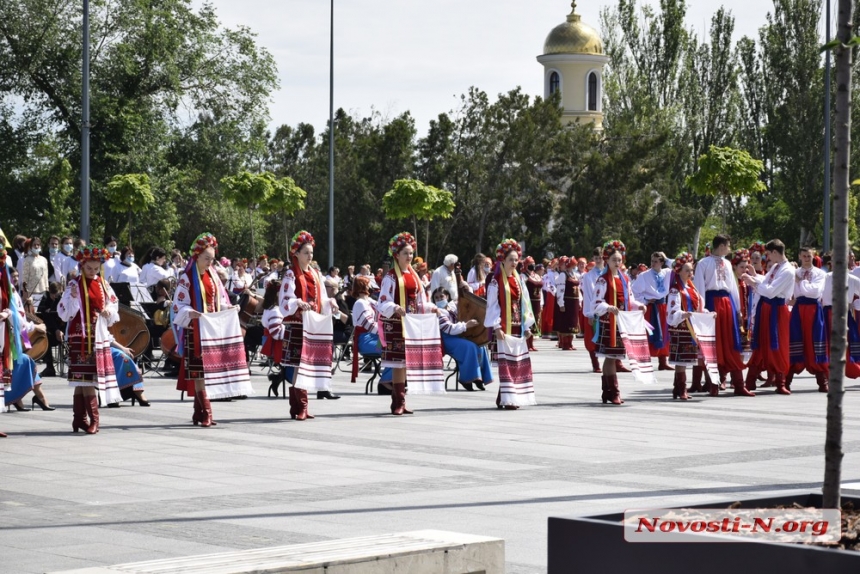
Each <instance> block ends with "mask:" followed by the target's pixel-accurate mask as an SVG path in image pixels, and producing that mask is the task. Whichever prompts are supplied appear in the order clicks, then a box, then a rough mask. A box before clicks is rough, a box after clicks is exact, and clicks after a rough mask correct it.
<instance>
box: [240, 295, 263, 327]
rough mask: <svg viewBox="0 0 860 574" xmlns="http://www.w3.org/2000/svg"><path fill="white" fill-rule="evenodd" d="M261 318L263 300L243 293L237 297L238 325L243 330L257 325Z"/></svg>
mask: <svg viewBox="0 0 860 574" xmlns="http://www.w3.org/2000/svg"><path fill="white" fill-rule="evenodd" d="M262 317H263V299H262V298H261V297H257V296H256V295H252V294H250V293H244V294H242V295H241V296H240V297H239V324H240V325H242V327H244V328H245V329H247V328H248V327H249V326H251V327H253V326H255V325H259V324H260V322H261V320H262Z"/></svg>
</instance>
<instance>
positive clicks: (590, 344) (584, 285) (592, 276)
mask: <svg viewBox="0 0 860 574" xmlns="http://www.w3.org/2000/svg"><path fill="white" fill-rule="evenodd" d="M604 271H605V268H604V267H598V266H597V265H595V266H594V267H592V268H591V269H589V270H588V271H587V272H586V273H584V274H583V275H582V280H581V281H580V289H581V290H582V315H581V317H580V323H579V324H580V325H581V326H582V334H583V341H584V342H585V349H586V350H587V351H588V356H589V357H590V358H591V368H592V371H593V372H595V373H600V372H602V371H601V369H600V362H598V360H597V354H596V353H597V343H595V342H594V328H595V323H596V321H597V319H596V317H595V315H594V294H595V292H596V291H597V279H598V278H599V277H600V276H601V275H602V274H603V273H604Z"/></svg>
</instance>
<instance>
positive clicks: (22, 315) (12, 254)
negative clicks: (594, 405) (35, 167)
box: [0, 231, 860, 434]
mask: <svg viewBox="0 0 860 574" xmlns="http://www.w3.org/2000/svg"><path fill="white" fill-rule="evenodd" d="M0 241H2V243H3V245H2V247H3V249H2V252H0V262H2V264H3V272H2V274H0V292H2V299H0V303H2V306H0V326H2V327H3V337H0V345H2V350H3V385H0V392H2V391H5V392H4V397H3V400H4V404H5V405H6V406H7V408H15V409H16V410H19V411H22V410H30V409H28V408H27V407H26V406H25V404H24V403H23V398H24V397H25V396H26V395H27V394H28V393H30V392H32V393H33V401H32V405H31V406H32V407H35V406H36V405H38V406H39V407H40V408H42V409H44V410H54V407H52V406H51V405H50V402H49V401H48V398H47V397H46V396H45V393H44V392H43V390H42V388H41V378H42V377H47V376H55V375H56V370H55V364H54V354H53V352H51V349H52V348H53V347H57V346H62V347H63V348H64V349H66V350H67V353H66V356H67V359H66V360H67V363H68V381H69V385H70V386H71V387H73V389H74V392H73V421H72V429H73V431H74V432H78V431H79V430H83V431H84V432H85V433H87V434H95V433H97V432H98V430H99V410H98V409H99V406H100V405H104V404H107V406H108V407H115V406H118V405H119V403H120V402H122V401H124V400H128V399H131V401H132V404H134V403H135V402H137V403H139V404H140V405H142V406H149V404H150V403H149V401H148V400H147V399H146V398H145V396H144V394H143V376H142V369H141V368H139V366H143V367H146V366H148V365H150V364H152V362H154V360H155V359H154V356H153V348H154V347H158V346H159V343H161V346H162V348H161V352H162V353H163V355H164V356H165V358H166V363H165V364H166V365H167V366H166V367H165V374H167V375H173V376H176V377H177V390H180V391H182V392H184V393H187V394H188V395H189V396H193V397H194V412H193V415H192V422H193V424H195V425H198V424H199V425H201V426H204V427H209V426H213V425H215V424H217V423H216V422H215V420H214V415H213V411H212V404H211V402H212V400H233V399H237V398H245V397H246V396H247V395H248V394H250V393H252V392H253V391H252V389H251V387H250V379H249V377H248V364H249V362H248V361H249V359H250V354H249V351H251V350H252V349H255V348H256V347H257V346H260V347H261V353H262V354H264V355H266V356H268V357H269V359H270V360H271V362H272V363H273V364H274V365H275V367H276V368H275V370H274V371H273V372H272V373H271V374H270V375H269V378H270V382H271V385H270V388H269V396H273V395H274V396H275V397H277V396H279V389H280V388H282V387H283V389H284V392H285V393H287V394H288V395H289V404H290V415H291V417H292V418H293V419H295V420H307V419H313V418H314V416H313V415H311V414H310V412H309V402H308V391H309V390H310V391H314V390H315V391H316V392H317V398H319V399H338V398H340V397H338V395H336V394H334V393H332V392H331V387H330V381H331V376H330V368H331V363H332V350H333V347H334V346H335V345H343V346H346V347H347V350H348V352H351V353H352V356H351V357H350V358H351V360H352V380H353V382H354V381H355V379H356V376H357V374H358V370H359V368H360V366H359V365H360V360H361V359H362V358H364V359H365V360H366V361H371V360H373V359H377V358H378V359H379V360H380V361H381V365H382V368H383V369H384V371H383V373H382V376H381V379H380V384H379V385H378V388H379V391H380V393H381V394H383V393H384V394H390V395H391V405H390V410H391V413H392V414H393V415H397V416H400V415H404V414H412V411H410V410H409V409H407V407H406V394H407V388H408V385H409V383H410V382H412V384H413V388H419V386H420V388H422V389H424V388H434V387H433V386H432V385H433V381H435V380H436V378H437V372H438V371H441V368H442V365H441V356H442V354H445V355H448V356H450V357H452V358H453V359H454V361H455V362H456V365H457V370H458V373H457V376H458V384H460V385H462V386H463V387H464V388H465V389H467V390H470V391H471V390H476V389H477V390H485V389H486V388H487V385H489V384H491V383H493V382H497V384H498V387H497V393H496V405H497V407H498V408H500V409H507V410H516V409H518V408H520V407H522V406H526V405H532V404H535V403H536V401H535V394H534V387H533V381H532V378H533V377H532V372H531V362H530V358H529V357H530V353H533V352H535V351H537V349H536V348H535V346H534V337H536V336H537V337H542V338H545V339H552V340H555V341H557V348H558V349H560V350H561V351H574V350H576V348H577V347H576V345H577V340H579V339H581V340H582V344H583V345H584V347H585V350H586V352H587V353H588V354H589V356H590V360H591V366H592V370H593V371H594V372H595V373H600V374H601V379H602V394H601V400H602V402H603V403H609V404H615V405H618V404H622V403H623V402H624V401H623V400H622V398H621V392H620V388H619V383H618V376H617V373H618V372H624V371H629V370H630V368H628V366H625V362H624V361H625V359H628V358H631V357H630V353H631V347H630V345H631V344H632V343H631V341H633V340H636V338H637V337H640V338H641V340H642V341H644V340H645V339H646V338H647V354H648V355H650V357H653V358H656V359H657V361H656V362H657V368H658V369H659V370H672V371H674V384H673V391H672V398H673V399H680V400H687V399H689V398H690V394H691V393H696V392H707V393H708V394H709V395H711V396H717V395H719V393H720V391H721V390H725V389H726V388H727V384H731V386H732V388H733V394H734V395H737V396H744V397H752V396H755V393H754V391H756V390H757V385H758V384H759V383H762V382H763V383H764V384H763V386H764V387H773V388H774V389H775V392H776V393H778V394H782V395H790V394H791V384H792V380H793V377H794V375H796V374H798V373H800V372H802V371H803V370H804V369H805V370H807V371H808V372H809V373H811V374H813V375H814V376H815V379H816V382H817V385H818V389H819V390H820V391H821V392H827V390H828V388H827V379H828V374H829V363H830V360H829V355H828V354H829V344H828V337H829V333H830V329H829V325H830V321H831V305H832V274H831V273H828V271H827V268H828V265H829V257H828V256H827V255H824V256H823V257H819V256H818V255H817V254H816V252H815V251H814V250H813V249H812V248H807V247H804V248H801V249H800V251H799V261H798V262H797V263H791V262H789V261H788V259H787V258H786V253H785V245H784V244H783V243H782V242H781V241H780V240H778V239H774V240H772V241H770V242H768V243H766V244H765V243H762V242H755V243H754V244H753V245H751V246H750V247H749V248H740V249H735V250H732V246H731V239H730V238H729V237H727V236H724V235H718V236H716V237H715V238H714V240H713V242H712V244H711V245H709V246H708V250H707V253H706V256H705V257H703V258H702V259H700V260H699V261H696V260H695V258H694V256H693V255H692V254H690V253H687V252H683V253H680V254H678V255H677V256H676V257H674V258H671V259H670V258H669V257H667V256H666V255H665V254H664V253H663V252H659V251H658V252H655V253H653V254H652V255H651V261H650V266H645V265H635V266H631V267H629V268H628V267H627V266H626V265H625V263H626V262H625V252H626V248H625V246H624V243H623V242H622V241H620V240H611V241H608V242H606V243H605V244H604V245H603V246H601V247H596V248H594V249H593V250H592V251H591V253H590V257H589V258H588V259H586V258H585V257H580V258H576V257H567V256H562V257H552V258H551V259H550V258H544V259H541V260H540V261H539V262H536V261H535V259H533V258H532V257H525V258H523V253H522V251H521V248H520V246H519V244H518V243H517V242H516V241H515V240H513V239H506V240H504V241H502V242H501V243H500V244H499V245H498V246H497V247H496V250H495V253H493V254H491V255H485V254H483V253H478V254H476V255H475V256H474V257H472V258H471V260H470V262H469V268H468V270H467V271H466V272H465V277H464V272H463V270H462V267H461V264H460V262H459V258H458V257H457V256H456V255H454V254H449V255H447V256H445V258H444V259H443V261H442V264H441V265H440V266H438V267H436V268H433V269H431V268H429V267H428V264H427V262H425V261H423V260H422V259H421V258H420V257H417V256H416V255H415V252H416V251H417V244H416V242H415V239H414V238H413V237H412V236H411V235H410V234H409V233H406V232H403V233H399V234H398V235H396V236H395V237H393V238H392V239H391V241H390V242H389V245H388V253H389V256H390V258H389V259H387V260H386V263H383V265H382V266H381V267H380V268H378V269H377V271H376V273H372V272H371V269H372V268H371V266H370V265H368V264H365V265H362V266H360V267H359V270H358V272H357V273H356V272H355V266H349V267H347V271H346V273H344V274H343V275H341V273H340V270H339V268H337V267H331V268H329V269H328V270H327V272H326V273H325V275H324V274H323V272H322V270H321V269H320V268H319V266H318V265H317V263H316V262H315V260H314V246H315V241H314V238H313V236H312V235H311V234H310V233H309V232H307V231H300V232H299V233H297V234H296V235H295V236H294V237H293V239H292V242H291V245H290V249H289V257H288V260H286V261H279V260H277V259H275V258H269V257H267V256H265V255H263V256H261V257H259V258H257V259H256V261H254V260H251V261H250V262H249V260H247V259H241V258H234V259H232V260H231V259H228V258H227V257H224V256H220V254H218V252H217V250H218V242H217V239H216V238H215V237H214V236H213V235H211V234H209V233H204V234H201V235H200V236H199V237H198V238H197V239H196V240H195V242H194V244H193V245H192V246H191V249H190V251H189V252H188V253H182V252H180V251H179V250H172V251H170V252H168V251H167V250H165V249H162V248H160V247H157V246H156V247H152V248H150V249H149V250H147V252H146V254H145V255H144V257H143V258H142V260H141V261H140V262H139V263H140V266H138V262H137V261H136V258H135V253H134V250H133V249H132V248H131V247H130V246H125V247H121V248H120V247H119V246H118V242H117V239H116V238H115V237H110V236H108V237H105V238H104V242H103V245H92V244H87V242H85V241H83V240H82V239H75V238H73V237H57V236H52V237H50V238H49V239H48V242H47V248H48V252H47V253H46V254H43V244H42V241H41V239H40V238H38V237H31V238H27V237H24V236H16V237H15V238H14V239H13V241H12V242H11V245H10V247H11V248H12V249H11V250H10V251H9V252H8V253H7V250H6V245H7V243H8V242H7V240H6V238H5V236H2V234H0ZM186 256H187V259H186ZM853 264H854V260H853V257H852V258H851V267H852V268H853V269H852V272H851V274H850V284H849V303H850V302H853V303H854V304H855V305H858V301H860V267H854V265H853ZM120 284H127V285H129V286H135V287H137V288H139V292H142V293H145V295H144V297H143V298H144V299H147V303H149V304H150V306H149V307H147V308H146V309H147V310H148V311H151V312H152V316H148V317H147V320H148V321H147V327H148V328H149V329H150V332H151V335H152V336H151V344H150V347H149V348H147V349H146V350H145V351H143V352H142V353H141V352H138V353H137V355H136V354H135V352H134V351H133V350H132V349H131V348H129V347H125V346H123V345H122V344H120V343H119V342H118V341H117V339H116V338H115V337H114V336H113V335H112V333H111V326H112V325H114V324H115V323H116V322H117V321H118V320H119V316H118V311H119V298H118V297H117V293H116V292H115V288H118V285H120ZM126 291H127V290H126ZM466 300H470V301H475V300H477V301H479V305H478V307H480V308H482V309H484V310H483V312H482V313H481V314H480V316H476V317H472V316H470V317H462V319H461V301H462V304H463V305H465V303H466ZM631 312H632V313H638V314H639V315H640V316H641V318H643V319H644V321H642V323H641V324H642V325H644V327H641V328H640V327H636V326H632V327H631V326H630V325H631V324H630V323H628V322H627V319H626V317H628V316H629V315H630V313H631ZM159 313H161V315H159ZM242 313H245V314H246V315H248V316H253V317H254V318H256V321H247V320H246V321H244V322H243V321H237V319H238V318H239V317H240V315H241V314H242ZM428 315H435V318H434V320H433V321H432V322H431V323H432V326H430V327H427V326H426V325H429V323H427V321H423V322H422V321H420V320H419V319H421V318H422V317H424V316H428ZM697 316H698V317H706V318H707V317H710V318H711V320H712V322H713V325H714V332H713V333H711V334H710V335H708V334H706V333H704V332H701V331H700V330H697V329H699V327H697V325H698V323H697V322H696V321H694V320H693V319H695V317H697ZM320 317H322V318H323V319H320ZM315 321H316V322H315ZM848 321H849V325H848V332H849V342H850V343H851V344H850V345H849V347H848V348H849V350H848V354H847V364H848V366H847V368H846V375H847V376H849V377H852V378H856V377H857V376H858V375H860V367H858V365H857V361H860V331H858V327H857V323H856V322H855V321H854V315H853V312H852V313H850V314H849V319H848ZM637 324H638V323H637ZM420 325H425V326H424V327H421V326H420ZM421 328H424V329H429V330H427V331H426V332H425V333H424V334H423V335H422V334H421V333H419V334H418V335H416V334H414V333H411V332H410V329H412V330H414V329H421ZM637 330H641V332H638V331H637ZM467 332H469V333H472V335H470V336H466V333H467ZM475 332H477V333H478V335H477V336H475V335H474V333H475ZM164 334H169V335H172V339H173V344H172V345H171V346H170V348H164V347H165V344H164V338H163V337H162V335H164ZM40 337H41V338H47V339H48V349H49V350H48V352H47V353H44V352H43V353H42V354H43V356H44V361H45V367H44V369H43V370H42V371H41V373H38V372H37V369H36V364H35V362H34V360H33V358H32V357H31V356H30V355H32V354H33V353H31V352H30V351H31V350H33V349H34V347H35V345H34V341H36V340H37V339H39V338H40ZM707 337H710V339H711V340H713V344H714V346H715V352H714V353H713V356H709V355H708V353H706V352H705V350H704V349H705V347H706V342H705V341H706V339H707ZM426 341H431V343H427V342H426ZM433 341H437V342H438V344H436V346H435V347H434V346H433V343H432V342H433ZM350 343H351V345H350ZM643 344H644V343H643ZM343 354H345V353H343ZM428 357H430V359H428ZM493 363H495V364H496V365H497V368H496V369H495V372H494V369H493V368H492V367H491V364H493ZM629 366H630V367H632V369H633V370H634V371H637V370H642V366H641V361H640V362H639V363H637V361H635V360H631V361H630V362H629ZM688 367H689V368H692V376H691V381H690V383H691V384H690V386H689V388H688V387H687V383H688V379H687V368H688ZM744 370H746V375H744V373H743V371H744ZM712 375H713V376H712ZM425 383H426V385H425ZM430 392H432V391H430ZM210 399H212V400H210Z"/></svg>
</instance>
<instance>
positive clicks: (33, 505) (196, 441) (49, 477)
mask: <svg viewBox="0 0 860 574" xmlns="http://www.w3.org/2000/svg"><path fill="white" fill-rule="evenodd" d="M537 344H538V348H539V352H537V353H534V354H533V355H532V360H533V367H534V372H535V389H536V393H537V399H538V403H539V405H538V406H536V407H531V408H523V409H521V410H519V411H499V410H496V409H495V405H494V403H493V401H494V398H495V392H496V389H495V385H491V386H490V389H491V390H488V391H486V392H472V393H469V392H465V391H460V392H453V391H452V392H449V393H448V394H447V395H446V396H424V397H412V396H410V397H408V406H409V408H412V409H414V410H415V411H416V412H415V414H414V415H412V416H403V417H393V416H391V415H389V414H386V413H387V412H388V404H389V397H381V396H376V395H367V396H366V395H365V394H364V385H363V381H364V380H365V379H366V378H367V376H366V375H362V376H361V378H360V381H362V384H355V385H352V384H350V383H349V377H348V375H347V374H345V373H342V372H340V371H338V372H337V374H336V375H335V379H334V391H335V392H337V393H339V394H341V395H342V396H343V399H341V400H339V401H317V400H312V401H311V409H310V411H311V413H312V414H314V415H316V416H317V418H316V419H315V420H309V421H304V422H299V421H292V420H289V413H288V404H287V401H286V400H281V399H277V400H275V399H269V398H266V397H265V391H266V389H267V388H268V381H267V380H266V378H265V371H264V370H263V369H262V368H261V367H259V366H256V365H255V366H254V376H253V382H254V387H255V389H256V390H257V392H258V396H256V397H250V398H249V399H248V400H245V401H236V402H231V403H221V402H216V403H213V409H214V414H215V419H216V420H217V421H218V423H219V424H218V426H217V427H213V428H209V429H204V428H201V427H194V426H192V425H191V414H192V402H191V401H189V400H185V401H184V402H181V401H180V400H179V393H178V392H176V391H175V390H174V385H175V380H171V379H162V378H159V377H158V376H153V377H149V378H147V380H146V394H147V397H148V398H149V400H150V401H152V406H151V407H149V408H141V407H138V406H135V407H131V406H129V405H130V403H124V404H123V407H122V408H120V409H102V411H101V413H102V414H101V432H100V433H99V434H98V435H96V436H86V435H83V434H80V433H79V434H72V432H71V419H72V413H71V398H72V397H71V391H70V389H69V388H68V387H67V386H66V383H65V381H64V380H62V379H58V378H51V379H47V380H46V382H45V390H46V393H47V395H48V397H49V399H50V400H51V402H52V403H53V404H54V406H56V407H57V410H56V411H54V412H42V411H40V410H37V411H34V412H12V413H7V414H0V431H4V432H7V433H9V435H10V436H9V438H7V439H0V476H2V484H0V531H2V538H3V552H2V554H0V572H10V573H29V572H34V573H35V572H50V571H56V570H65V569H73V568H83V567H87V566H99V565H110V564H118V563H125V562H136V561H142V560H153V559H157V558H168V557H178V556H189V555H195V554H206V553H212V552H220V551H226V550H231V549H246V548H262V547H267V546H283V545H288V544H297V543H304V542H313V541H322V540H326V539H335V538H351V537H357V536H365V535H371V534H382V533H397V532H405V531H412V530H422V529H440V530H450V531H455V532H465V533H471V534H480V535H486V536H493V537H499V538H503V539H504V540H505V551H506V560H507V572H508V573H509V574H520V573H538V572H544V571H545V570H546V523H547V517H548V516H550V515H571V514H593V513H601V512H609V511H620V510H623V509H625V508H630V507H644V506H651V507H661V506H666V505H673V506H674V505H679V504H683V503H693V502H707V501H709V500H717V499H726V498H732V497H742V496H751V495H759V494H761V493H764V492H767V493H771V492H777V491H783V490H793V489H798V488H801V489H811V490H819V489H820V484H821V480H822V477H823V467H824V454H823V453H824V429H825V410H826V395H823V394H820V393H818V392H817V388H816V385H815V381H814V379H813V378H811V377H810V376H808V375H803V376H800V377H797V378H795V382H794V383H793V385H792V390H793V391H794V394H793V395H792V396H790V397H784V396H779V395H775V394H774V393H773V390H772V389H764V390H761V389H760V391H759V396H757V397H755V398H752V399H748V398H735V397H732V396H731V395H730V392H724V396H721V397H719V398H710V397H707V396H705V395H697V396H696V397H695V399H694V400H691V401H688V402H680V401H672V400H671V387H672V373H671V372H660V373H658V375H657V376H658V380H659V384H657V385H648V386H643V385H640V384H637V383H635V382H634V381H633V379H632V377H631V375H629V374H623V375H620V376H619V380H620V382H621V390H622V396H623V397H624V399H625V400H626V403H625V404H624V405H622V406H620V407H613V406H611V405H602V404H600V402H599V398H600V375H597V374H592V373H591V372H590V364H589V361H588V355H587V354H586V353H585V351H583V350H582V348H581V347H582V343H581V341H577V346H578V347H579V349H580V350H578V351H573V352H563V351H560V350H557V349H555V348H554V343H551V342H549V341H538V342H537ZM261 395H262V396H261ZM845 413H846V418H845V435H844V448H845V452H846V456H845V460H844V471H843V479H844V482H849V481H857V480H858V479H860V436H858V430H860V385H858V384H854V382H853V381H849V385H848V390H847V393H846V398H845Z"/></svg>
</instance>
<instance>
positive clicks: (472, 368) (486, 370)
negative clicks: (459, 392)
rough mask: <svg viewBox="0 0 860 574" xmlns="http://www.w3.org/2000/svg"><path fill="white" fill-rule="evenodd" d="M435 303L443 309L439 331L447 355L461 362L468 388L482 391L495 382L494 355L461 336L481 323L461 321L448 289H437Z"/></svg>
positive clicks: (462, 381) (462, 380)
mask: <svg viewBox="0 0 860 574" xmlns="http://www.w3.org/2000/svg"><path fill="white" fill-rule="evenodd" d="M432 296H433V302H434V303H435V304H436V306H437V307H438V308H439V331H440V332H441V334H442V348H443V349H444V351H445V354H447V355H450V356H451V357H453V358H454V360H455V361H457V368H458V369H459V371H460V372H459V376H458V377H457V382H458V383H460V384H461V385H462V386H463V388H464V389H466V390H467V391H474V390H475V389H474V387H475V386H477V387H478V388H479V389H481V390H482V391H483V390H485V389H484V385H488V384H490V383H492V382H493V371H492V369H491V368H490V355H489V353H487V348H486V347H479V346H478V345H476V344H475V343H473V342H472V341H470V340H468V339H464V338H463V337H460V336H459V335H462V334H463V333H465V332H466V329H469V328H471V327H474V326H477V325H478V324H479V323H478V321H477V320H476V319H470V320H469V321H457V318H458V317H457V305H456V303H453V302H451V301H450V294H449V293H448V290H447V289H442V288H441V287H440V288H439V289H436V291H434V292H433V295H432Z"/></svg>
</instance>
